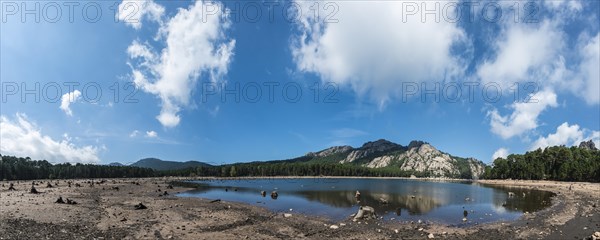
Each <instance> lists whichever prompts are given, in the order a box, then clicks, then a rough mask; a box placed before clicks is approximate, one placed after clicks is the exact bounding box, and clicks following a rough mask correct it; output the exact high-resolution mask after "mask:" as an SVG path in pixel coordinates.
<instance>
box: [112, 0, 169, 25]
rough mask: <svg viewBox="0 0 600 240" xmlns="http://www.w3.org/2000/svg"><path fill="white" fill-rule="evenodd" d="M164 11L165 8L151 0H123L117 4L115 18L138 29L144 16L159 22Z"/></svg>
mask: <svg viewBox="0 0 600 240" xmlns="http://www.w3.org/2000/svg"><path fill="white" fill-rule="evenodd" d="M164 12H165V8H164V7H163V6H161V5H159V4H156V3H155V2H154V1H152V0H134V1H129V0H123V2H121V4H119V11H118V12H117V18H118V19H119V20H120V21H123V22H125V24H127V25H129V26H131V27H133V28H135V29H140V28H141V27H142V20H144V19H145V18H147V19H148V20H152V21H155V22H159V23H160V19H161V17H162V15H163V14H164Z"/></svg>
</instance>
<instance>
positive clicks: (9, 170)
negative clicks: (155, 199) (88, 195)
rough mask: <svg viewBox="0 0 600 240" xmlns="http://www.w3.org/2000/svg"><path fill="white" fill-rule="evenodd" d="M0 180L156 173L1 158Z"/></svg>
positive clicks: (7, 157)
mask: <svg viewBox="0 0 600 240" xmlns="http://www.w3.org/2000/svg"><path fill="white" fill-rule="evenodd" d="M0 157H1V158H2V160H0V180H4V179H6V180H29V179H73V178H123V177H153V176H156V175H157V173H156V172H155V171H154V170H152V169H149V168H138V167H126V166H106V165H95V164H80V163H77V164H70V163H61V164H51V163H49V162H48V161H45V160H31V159H30V158H29V157H27V158H22V157H13V156H1V155H0Z"/></svg>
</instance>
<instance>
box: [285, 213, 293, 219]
mask: <svg viewBox="0 0 600 240" xmlns="http://www.w3.org/2000/svg"><path fill="white" fill-rule="evenodd" d="M291 216H292V214H291V213H284V214H283V217H286V218H289V217H291Z"/></svg>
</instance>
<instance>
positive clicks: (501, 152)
mask: <svg viewBox="0 0 600 240" xmlns="http://www.w3.org/2000/svg"><path fill="white" fill-rule="evenodd" d="M507 156H508V149H506V148H498V150H496V151H495V152H494V155H492V161H494V160H496V158H506V157H507Z"/></svg>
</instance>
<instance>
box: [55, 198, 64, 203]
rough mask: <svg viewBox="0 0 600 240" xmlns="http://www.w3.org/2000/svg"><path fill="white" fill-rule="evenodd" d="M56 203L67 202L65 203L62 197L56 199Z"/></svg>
mask: <svg viewBox="0 0 600 240" xmlns="http://www.w3.org/2000/svg"><path fill="white" fill-rule="evenodd" d="M54 203H65V201H63V198H62V197H58V199H56V202H54Z"/></svg>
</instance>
